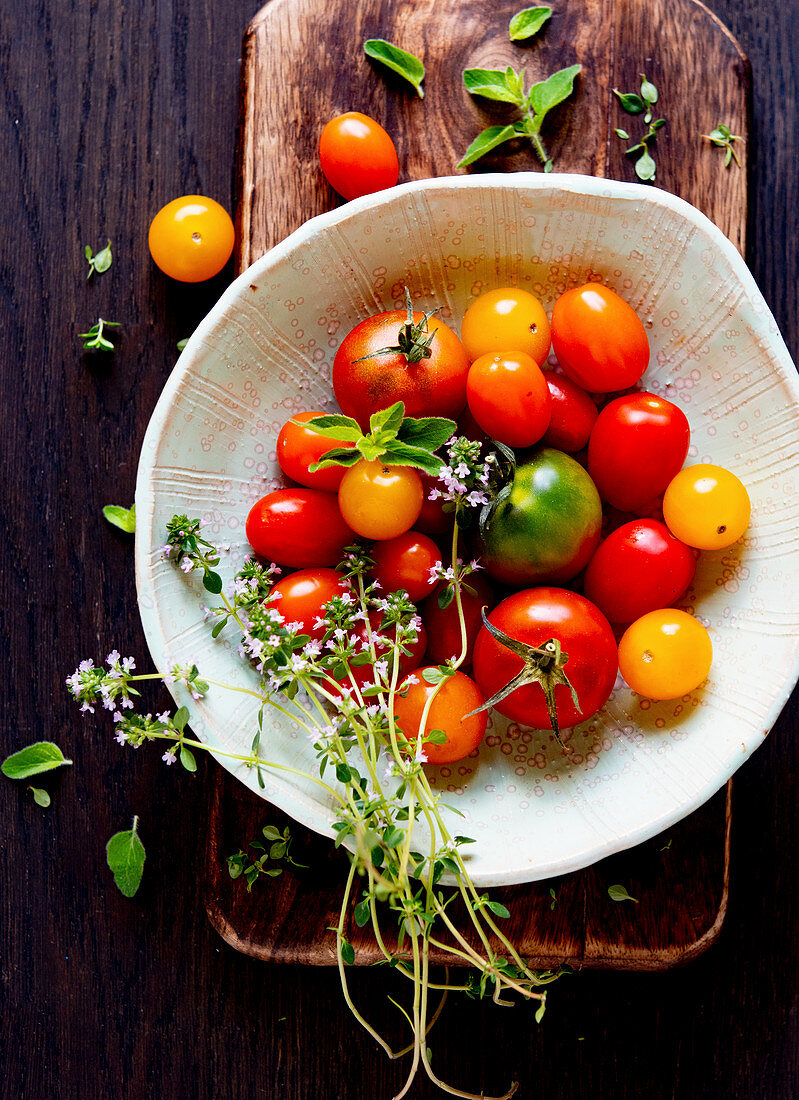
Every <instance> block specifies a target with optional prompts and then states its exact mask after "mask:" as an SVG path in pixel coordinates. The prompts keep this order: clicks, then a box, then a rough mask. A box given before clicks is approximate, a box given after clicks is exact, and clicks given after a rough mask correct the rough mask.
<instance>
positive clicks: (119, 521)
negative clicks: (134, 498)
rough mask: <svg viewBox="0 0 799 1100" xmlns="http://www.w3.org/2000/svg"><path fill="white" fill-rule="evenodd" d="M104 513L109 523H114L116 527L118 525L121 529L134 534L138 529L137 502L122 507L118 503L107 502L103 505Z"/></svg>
mask: <svg viewBox="0 0 799 1100" xmlns="http://www.w3.org/2000/svg"><path fill="white" fill-rule="evenodd" d="M103 515H104V516H105V518H106V519H107V520H108V522H109V523H112V524H113V525H114V527H118V528H119V529H120V531H125V532H127V534H129V535H132V534H133V532H134V531H135V530H136V505H135V504H131V506H130V508H122V507H120V505H118V504H106V505H104V507H103Z"/></svg>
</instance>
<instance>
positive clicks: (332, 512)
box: [246, 488, 355, 569]
mask: <svg viewBox="0 0 799 1100" xmlns="http://www.w3.org/2000/svg"><path fill="white" fill-rule="evenodd" d="M246 533H247V540H248V542H249V543H250V546H252V548H253V550H254V551H255V553H256V554H257V555H258V557H260V558H266V559H267V560H268V561H274V562H277V564H278V565H287V566H291V567H292V568H293V569H310V568H312V567H315V566H330V567H331V568H332V567H334V566H335V565H337V564H338V563H339V562H340V561H341V555H342V551H343V549H344V547H345V546H347V545H348V544H349V543H351V542H352V541H353V539H354V538H355V532H354V531H353V530H352V528H351V527H348V525H347V524H346V523H345V522H344V520H343V518H342V516H341V512H340V511H339V507H338V501H337V500H336V497H335V495H334V494H333V493H324V492H322V490H321V489H306V488H302V489H278V490H276V491H275V492H274V493H268V494H267V496H265V497H261V499H260V500H259V501H257V502H256V503H255V504H254V505H253V506H252V508H251V509H250V513H249V515H248V516H247V525H246Z"/></svg>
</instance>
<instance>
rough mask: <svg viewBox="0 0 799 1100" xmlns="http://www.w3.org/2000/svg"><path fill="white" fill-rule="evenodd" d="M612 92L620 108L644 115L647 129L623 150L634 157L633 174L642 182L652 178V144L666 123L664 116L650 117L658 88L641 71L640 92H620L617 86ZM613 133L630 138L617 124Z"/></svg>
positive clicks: (654, 171) (654, 169) (653, 170)
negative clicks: (633, 143)
mask: <svg viewBox="0 0 799 1100" xmlns="http://www.w3.org/2000/svg"><path fill="white" fill-rule="evenodd" d="M613 94H614V95H615V96H616V98H617V99H618V101H619V105H620V106H621V108H622V110H624V111H626V112H627V114H628V115H640V114H643V116H644V122H645V124H646V125H647V126H648V127H649V129H648V130H647V131H646V133H644V134H643V136H642V137H641V139H640V141H638V142H636V144H635V145H631V146H630V148H629V149H626V150H625V154H626V155H627V156H629V157H633V158H634V159H635V174H636V176H638V178H639V179H640V180H643V181H644V182H648V181H650V180H653V179H654V178H655V174H656V171H657V165H656V164H655V158H654V157H653V156H652V145H653V143H654V141H655V138H656V137H657V132H658V130H660V129H661V127H663V126H665V125H666V120H665V118H656V119H653V118H652V107H653V105H654V104H655V103H657V101H658V90H657V88H656V87H655V85H654V84H653V83H652V81H651V80H647V78H646V76H645V75H644V73H641V88H640V94H639V93H637V92H620V91H619V89H618V88H614V89H613ZM614 133H615V134H616V136H617V137H619V138H621V139H622V141H629V140H630V135H629V133H628V132H627V131H626V130H624V129H622V128H621V127H619V126H616V127H614Z"/></svg>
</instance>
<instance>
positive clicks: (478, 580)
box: [421, 573, 496, 665]
mask: <svg viewBox="0 0 799 1100" xmlns="http://www.w3.org/2000/svg"><path fill="white" fill-rule="evenodd" d="M464 585H468V586H469V587H470V588H473V589H474V592H473V593H471V592H467V591H466V589H465V588H462V589H461V604H462V606H463V618H464V622H465V625H466V657H465V660H464V663H465V664H467V665H468V664H471V660H472V653H473V651H474V643H475V641H476V640H477V635H478V634H479V633H480V627H481V626H482V625H483V620H482V618H481V615H480V611H481V609H482V608H483V607H488V608H490V607H493V605H494V600H495V598H496V597H495V596H494V590H493V588H492V587H491V585H490V584H489V583H488V581H487V580H486V579H485V577H482V576H481V575H480V574H479V573H477V574H474V573H473V574H471V575H470V576H468V577H467V578H466V579H465V581H464ZM445 588H446V585H445V584H444V583H443V582H440V583H439V585H438V587H437V588H436V590H435V592H433V594H432V595H430V596H428V597H427V599H426V600H425V601H424V603H423V604H422V608H421V611H422V618H423V619H424V623H425V626H426V627H427V636H428V642H427V656H428V658H429V660H431V661H434V662H435V663H436V664H437V665H443V664H444V663H445V661H449V660H454V659H455V658H457V657H460V654H461V626H460V620H459V619H458V608H457V606H456V604H455V601H454V600H453V601H452V602H451V603H449V604H447V606H446V607H443V608H442V607H439V606H438V594H439V592H442V591H443V590H444V589H445Z"/></svg>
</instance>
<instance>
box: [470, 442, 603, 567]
mask: <svg viewBox="0 0 799 1100" xmlns="http://www.w3.org/2000/svg"><path fill="white" fill-rule="evenodd" d="M601 526H602V502H601V501H600V499H599V493H598V492H597V490H596V486H595V485H594V483H593V481H592V480H591V478H590V477H589V476H588V474H587V473H586V471H585V470H584V469H583V467H582V466H581V465H580V464H579V462H577V461H575V459H573V458H572V457H571V456H570V455H567V454H564V453H563V451H556V450H555V449H554V448H552V447H542V448H540V449H539V450H538V451H536V452H535V453H534V454H533V456H532V458H531V459H530V460H529V461H528V462H525V463H524V464H523V465H521V466H518V467H517V469H516V473H515V475H514V478H513V484H512V486H511V491H510V496H508V497H507V498H506V499H505V500H503V501H502V502H501V503H500V504H499V505H498V506H497V508H496V509H495V510H494V512H493V513H492V515H491V516H490V518H489V520H488V523H487V525H486V528H485V530H484V532H483V552H482V555H481V560H482V563H483V565H484V567H485V569H486V571H487V572H488V573H490V575H491V576H492V577H494V578H495V579H496V580H498V581H502V582H503V583H504V584H511V585H516V586H520V585H537V584H545V583H550V582H553V581H568V580H571V578H572V577H574V576H576V575H577V574H578V573H579V572H580V570H581V569H583V568H584V567H585V566H586V565H587V564H588V561H589V559H590V557H591V555H592V554H593V552H594V550H596V548H597V544H598V543H599V533H600V528H601Z"/></svg>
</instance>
